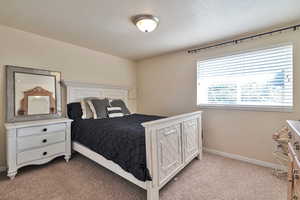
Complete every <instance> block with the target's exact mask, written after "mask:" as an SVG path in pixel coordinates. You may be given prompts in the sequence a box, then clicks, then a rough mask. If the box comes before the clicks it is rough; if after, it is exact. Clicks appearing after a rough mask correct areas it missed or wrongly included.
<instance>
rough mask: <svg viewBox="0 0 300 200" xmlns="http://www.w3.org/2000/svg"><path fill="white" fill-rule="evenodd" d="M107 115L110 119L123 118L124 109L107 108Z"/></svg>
mask: <svg viewBox="0 0 300 200" xmlns="http://www.w3.org/2000/svg"><path fill="white" fill-rule="evenodd" d="M106 109H107V115H108V117H109V118H114V117H123V116H124V114H123V112H122V108H120V107H107V108H106Z"/></svg>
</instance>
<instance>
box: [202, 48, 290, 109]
mask: <svg viewBox="0 0 300 200" xmlns="http://www.w3.org/2000/svg"><path fill="white" fill-rule="evenodd" d="M197 82H198V83H197V90H198V91H197V104H198V105H225V106H226V105H233V106H250V107H255V106H257V107H287V108H291V107H292V106H293V46H292V45H285V46H280V47H276V48H271V49H265V50H258V51H252V52H247V53H242V54H237V55H233V56H226V57H220V58H216V59H209V60H205V61H199V62H198V63H197Z"/></svg>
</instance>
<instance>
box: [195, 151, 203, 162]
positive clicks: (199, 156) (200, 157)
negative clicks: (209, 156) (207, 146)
mask: <svg viewBox="0 0 300 200" xmlns="http://www.w3.org/2000/svg"><path fill="white" fill-rule="evenodd" d="M202 154H203V153H202V150H200V152H199V154H198V156H197V157H196V159H197V160H202Z"/></svg>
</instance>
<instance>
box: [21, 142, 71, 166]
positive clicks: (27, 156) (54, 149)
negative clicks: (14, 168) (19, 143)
mask: <svg viewBox="0 0 300 200" xmlns="http://www.w3.org/2000/svg"><path fill="white" fill-rule="evenodd" d="M65 151H66V144H65V143H64V142H61V143H57V144H53V145H49V146H46V147H42V148H37V149H33V150H28V151H24V152H21V153H19V154H18V158H17V161H18V164H22V163H26V162H30V161H33V160H39V159H42V158H47V157H51V156H53V155H56V154H59V153H64V152H65Z"/></svg>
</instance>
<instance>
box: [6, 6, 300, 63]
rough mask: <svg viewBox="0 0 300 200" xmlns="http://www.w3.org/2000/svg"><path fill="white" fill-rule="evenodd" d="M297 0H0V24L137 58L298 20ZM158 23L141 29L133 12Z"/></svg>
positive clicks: (299, 16)
mask: <svg viewBox="0 0 300 200" xmlns="http://www.w3.org/2000/svg"><path fill="white" fill-rule="evenodd" d="M299 10H300V1H299V0H0V24H4V25H7V26H11V27H14V28H18V29H21V30H24V31H28V32H33V33H36V34H39V35H42V36H46V37H49V38H54V39H57V40H61V41H65V42H69V43H72V44H75V45H79V46H83V47H87V48H90V49H93V50H97V51H102V52H106V53H109V54H112V55H116V56H120V57H124V58H129V59H133V60H138V59H142V58H146V57H152V56H155V55H159V54H163V53H167V52H171V51H175V50H179V49H183V48H189V47H192V46H197V45H201V44H204V43H208V42H211V41H216V40H222V39H224V38H229V37H233V36H236V35H240V34H243V33H248V32H255V31H258V30H264V29H268V28H271V27H276V26H280V25H284V24H291V23H295V22H297V21H298V22H299V21H300V11H299ZM142 13H146V14H154V15H156V16H158V17H159V19H160V25H159V27H158V29H157V30H156V31H154V32H152V33H142V32H139V31H138V29H137V28H136V27H135V26H134V25H133V24H132V23H131V21H130V17H131V16H133V15H136V14H142Z"/></svg>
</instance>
